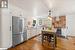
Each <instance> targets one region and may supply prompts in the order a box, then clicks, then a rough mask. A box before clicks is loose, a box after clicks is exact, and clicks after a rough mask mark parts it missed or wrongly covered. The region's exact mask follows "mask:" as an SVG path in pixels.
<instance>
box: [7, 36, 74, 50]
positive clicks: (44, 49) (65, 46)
mask: <svg viewBox="0 0 75 50" xmlns="http://www.w3.org/2000/svg"><path fill="white" fill-rule="evenodd" d="M8 50H52V48H51V47H49V45H47V43H46V42H45V44H44V45H42V43H41V36H38V37H36V38H33V39H31V40H28V41H27V42H24V43H23V44H21V45H18V46H16V47H14V48H10V49H8ZM55 50H75V38H72V37H68V39H65V38H59V37H58V38H57V48H56V49H55Z"/></svg>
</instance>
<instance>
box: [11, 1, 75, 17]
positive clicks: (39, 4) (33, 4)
mask: <svg viewBox="0 0 75 50" xmlns="http://www.w3.org/2000/svg"><path fill="white" fill-rule="evenodd" d="M10 3H11V4H13V5H15V6H18V7H20V8H22V9H24V10H25V11H27V12H29V13H30V14H33V15H34V16H42V15H48V11H49V10H52V15H53V16H58V15H65V14H68V13H74V12H75V0H10Z"/></svg>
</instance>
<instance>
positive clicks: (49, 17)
mask: <svg viewBox="0 0 75 50" xmlns="http://www.w3.org/2000/svg"><path fill="white" fill-rule="evenodd" d="M48 19H50V20H52V17H51V10H49V15H48Z"/></svg>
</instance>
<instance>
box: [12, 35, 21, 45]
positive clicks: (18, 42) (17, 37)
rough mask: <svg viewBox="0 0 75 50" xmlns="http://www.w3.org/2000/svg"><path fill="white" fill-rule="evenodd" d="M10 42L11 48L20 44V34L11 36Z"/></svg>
mask: <svg viewBox="0 0 75 50" xmlns="http://www.w3.org/2000/svg"><path fill="white" fill-rule="evenodd" d="M12 40H13V42H12V43H13V46H15V45H17V44H20V43H21V41H22V40H21V34H15V35H13V38H12Z"/></svg>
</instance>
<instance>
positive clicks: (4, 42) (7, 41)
mask: <svg viewBox="0 0 75 50" xmlns="http://www.w3.org/2000/svg"><path fill="white" fill-rule="evenodd" d="M1 11H2V12H1V48H8V47H11V43H12V42H11V31H10V15H9V10H8V9H7V8H4V9H1Z"/></svg>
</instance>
